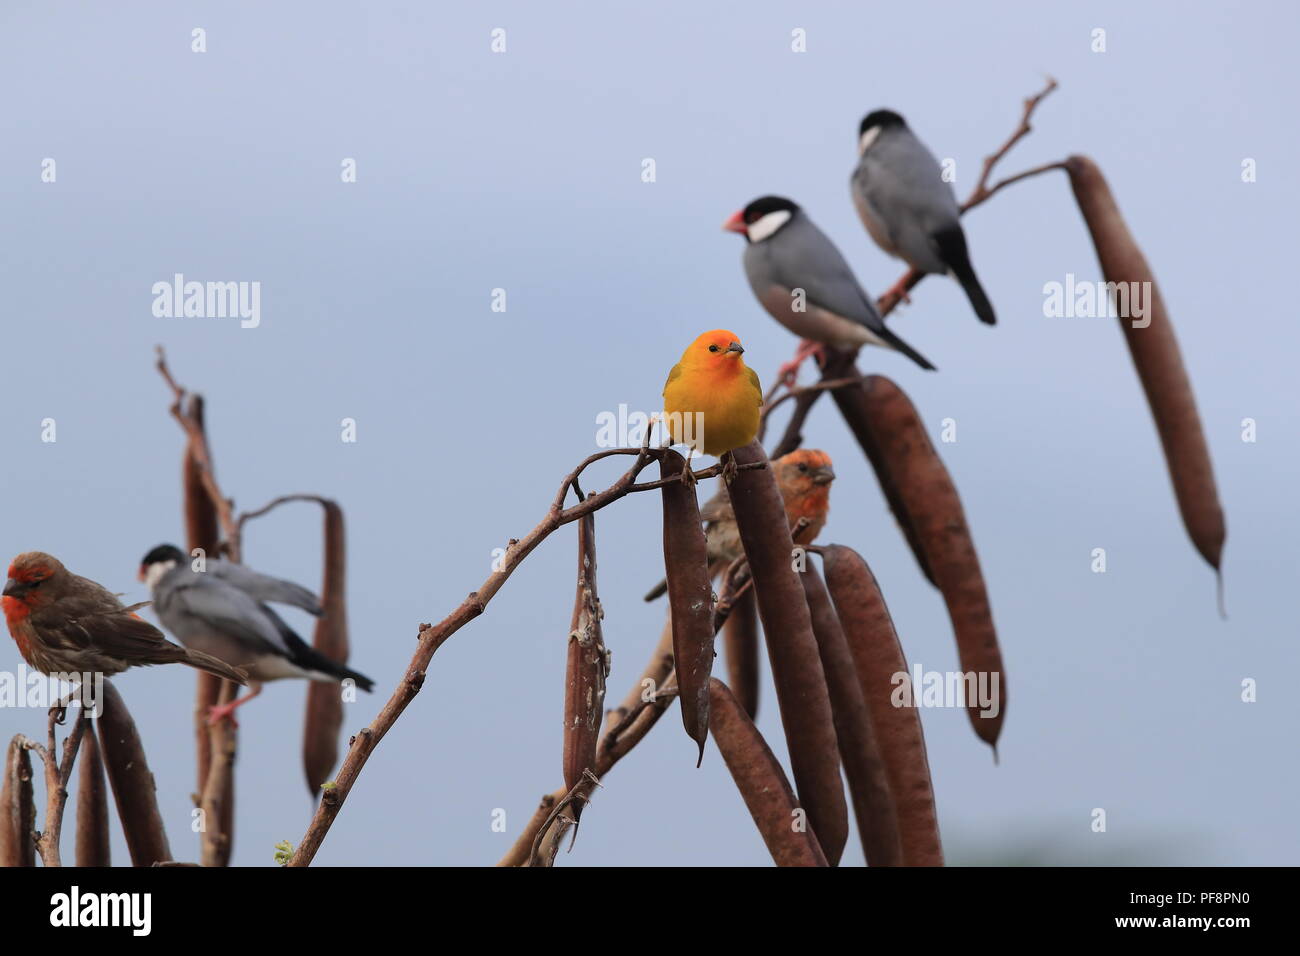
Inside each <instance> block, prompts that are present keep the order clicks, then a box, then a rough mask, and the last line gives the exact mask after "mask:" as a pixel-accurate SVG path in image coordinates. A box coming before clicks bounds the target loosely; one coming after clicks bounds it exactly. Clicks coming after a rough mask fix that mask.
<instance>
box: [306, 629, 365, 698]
mask: <svg viewBox="0 0 1300 956" xmlns="http://www.w3.org/2000/svg"><path fill="white" fill-rule="evenodd" d="M294 663H295V664H297V665H298V666H299V667H301V668H303V669H305V670H310V671H315V672H316V673H318V674H325V675H327V676H329V677H331V678H333V679H334V680H336V681H339V682H340V683H341V682H343V681H345V680H349V679H351V680H353V681H355V682H356V685H357V686H358V687H360V688H361V689H362V690H364V691H366V692H367V693H369V692H370V691H372V690H374V689H375V682H374V681H372V680H371V679H370V678H369V677H367V676H366V675H365V674H362V673H360V672H358V671H354V670H353V669H352V668H350V667H348V666H347V665H346V664H340V663H339V662H338V661H336V660H334V659H333V658H331V657H326V656H325V655H324V654H322V653H321V652H320V651H318V650H316V648H314V647H312V646H311V645H310V644H308V643H306V642H305V641H304V642H303V644H302V647H300V648H298V652H297V653H296V654H295V655H294Z"/></svg>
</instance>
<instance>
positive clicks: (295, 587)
mask: <svg viewBox="0 0 1300 956" xmlns="http://www.w3.org/2000/svg"><path fill="white" fill-rule="evenodd" d="M139 576H140V580H141V581H144V582H145V584H146V585H148V587H149V590H150V592H151V593H152V594H153V609H154V613H156V614H157V615H158V620H160V621H161V622H162V624H163V627H165V628H167V630H169V631H171V632H172V634H173V635H174V636H175V638H176V640H178V641H180V642H181V643H182V644H184V645H185V646H186V647H188V648H190V649H191V650H197V651H201V652H203V653H204V654H210V655H211V656H213V657H215V658H217V659H218V660H222V661H225V662H226V663H227V664H231V665H233V666H235V667H239V668H242V669H243V670H244V671H246V672H247V674H248V685H249V693H248V694H247V695H245V696H244V697H240V698H238V699H236V700H234V701H231V702H230V703H229V704H222V705H220V706H219V707H214V708H213V709H212V713H211V714H210V719H211V720H213V721H216V720H219V719H221V718H223V717H229V718H231V719H232V720H233V718H234V712H235V708H236V707H240V706H242V705H243V704H245V703H247V702H248V701H250V700H252V699H253V698H254V697H256V696H257V695H258V694H260V693H261V692H262V683H263V682H264V681H272V680H280V679H282V678H286V677H298V678H304V679H306V680H318V681H336V682H339V683H341V682H342V681H344V680H352V681H354V682H355V683H356V686H358V687H360V688H361V689H362V690H366V691H368V690H371V689H372V688H373V687H374V681H372V680H371V679H370V678H369V677H366V676H365V675H364V674H359V673H357V672H356V671H354V670H351V669H350V668H348V667H346V666H344V665H343V664H340V663H338V662H337V661H334V660H331V659H330V658H328V657H326V656H325V655H324V654H322V653H321V652H320V651H318V650H316V649H315V648H314V647H312V646H311V645H310V644H308V643H307V642H306V641H304V640H303V639H302V638H301V637H299V636H298V635H297V634H296V633H295V632H294V630H293V629H292V628H291V627H289V625H288V624H286V623H285V622H284V620H283V619H281V617H280V615H278V614H276V613H275V611H273V610H271V608H270V604H271V603H276V604H288V605H291V606H292V607H297V608H301V609H302V610H304V611H306V612H307V613H309V614H314V615H316V616H317V617H320V616H322V615H323V614H324V613H325V612H324V610H323V609H322V608H321V606H320V601H318V600H317V599H316V595H314V594H312V593H311V592H310V591H308V590H307V589H306V588H305V587H302V586H301V585H299V584H294V583H293V582H292V581H282V580H280V579H279V578H273V577H269V576H268V575H265V574H260V573H259V572H257V571H254V570H253V569H252V568H248V567H245V566H244V565H242V564H234V563H232V562H230V561H222V560H221V559H220V558H207V559H206V560H205V561H204V564H203V567H202V570H198V569H196V568H195V567H194V566H193V565H191V563H190V561H189V558H188V557H187V556H186V555H185V553H184V552H183V551H181V549H180V548H178V547H176V546H175V545H171V544H161V545H159V546H158V547H156V548H154V549H153V550H152V551H150V552H149V553H148V554H146V555H145V556H144V559H143V560H142V561H141V562H140V575H139Z"/></svg>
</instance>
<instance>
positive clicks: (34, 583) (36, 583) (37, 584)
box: [28, 578, 45, 588]
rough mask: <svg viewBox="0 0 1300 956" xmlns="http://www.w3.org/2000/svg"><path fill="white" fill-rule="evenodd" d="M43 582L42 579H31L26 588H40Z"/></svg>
mask: <svg viewBox="0 0 1300 956" xmlns="http://www.w3.org/2000/svg"><path fill="white" fill-rule="evenodd" d="M43 580H45V579H44V578H32V583H31V584H29V585H28V587H32V588H38V587H40V586H41V582H42V581H43Z"/></svg>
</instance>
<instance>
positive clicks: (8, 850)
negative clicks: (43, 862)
mask: <svg viewBox="0 0 1300 956" xmlns="http://www.w3.org/2000/svg"><path fill="white" fill-rule="evenodd" d="M35 830H36V801H35V799H34V797H33V796H32V756H31V754H30V753H28V752H27V748H26V747H24V746H23V745H22V742H21V739H20V738H19V737H15V738H14V739H13V740H11V741H10V742H9V749H8V750H7V751H6V752H5V767H4V781H3V783H2V784H0V866H35V865H36V840H35V838H34V837H33V836H32V834H33V832H34V831H35Z"/></svg>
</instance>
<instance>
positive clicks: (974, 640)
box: [834, 375, 1007, 756]
mask: <svg viewBox="0 0 1300 956" xmlns="http://www.w3.org/2000/svg"><path fill="white" fill-rule="evenodd" d="M834 395H835V402H836V404H837V405H838V406H839V409H840V412H841V413H842V414H843V416H844V420H845V422H847V423H848V425H849V428H850V429H851V430H852V431H853V433H854V435H855V436H856V437H857V438H858V442H859V444H861V445H863V447H864V448H866V445H867V443H868V442H871V443H874V445H875V446H876V447H877V449H878V450H879V454H880V460H881V462H882V463H883V466H884V468H885V469H886V470H887V471H888V472H889V474H890V475H891V477H892V479H893V481H894V483H895V486H896V487H897V488H898V489H899V493H900V494H901V495H902V499H903V504H904V507H905V508H906V510H907V513H908V514H909V515H910V516H911V518H912V522H913V525H914V527H915V528H916V532H917V536H918V537H919V539H920V542H921V547H922V549H923V550H924V551H925V553H926V556H927V560H928V562H929V565H930V568H931V570H932V571H933V572H934V580H935V582H936V583H937V584H938V586H939V591H940V593H941V594H942V595H943V600H944V603H945V604H946V605H947V606H948V616H949V618H950V619H951V620H952V627H953V633H954V635H955V637H956V640H957V655H958V658H959V660H960V661H961V669H962V671H963V672H964V673H967V674H974V675H976V678H977V679H979V678H980V677H981V675H987V676H985V677H984V679H985V680H987V681H988V685H987V686H988V687H989V688H990V689H992V688H993V687H994V681H995V677H994V675H997V676H996V689H997V707H996V714H995V715H993V716H988V717H984V716H981V713H982V708H981V707H980V704H979V702H978V701H969V702H968V705H967V708H966V714H967V716H968V717H969V718H970V722H971V726H972V727H974V728H975V733H976V734H977V735H978V736H979V738H980V739H981V740H983V741H984V742H985V743H987V744H988V745H989V746H990V747H992V748H993V752H994V755H995V756H996V754H997V744H998V735H999V734H1000V733H1001V732H1002V721H1003V718H1004V716H1005V714H1006V706H1007V681H1006V674H1005V673H1003V671H1002V651H1001V650H1000V649H999V648H998V635H997V631H996V630H995V629H994V627H993V611H992V608H991V607H990V606H989V598H988V592H987V590H986V589H985V587H984V575H983V573H981V571H980V562H979V556H978V555H977V554H976V553H975V543H974V541H973V540H972V539H971V534H970V528H969V526H967V524H966V514H965V512H964V511H963V510H962V506H961V498H960V497H959V496H958V495H957V488H956V486H954V485H953V483H952V477H951V476H950V475H949V474H948V469H947V468H945V467H944V464H943V460H942V459H941V458H940V457H939V455H938V453H937V452H936V451H935V450H934V445H932V444H931V443H930V438H929V436H928V435H927V434H926V431H925V426H924V425H923V424H922V423H921V417H920V416H919V415H918V414H917V412H916V407H915V406H914V405H913V404H912V402H911V400H910V399H909V398H908V397H907V395H906V394H905V393H904V392H903V390H902V389H900V388H899V387H898V386H897V385H895V384H894V383H893V382H892V381H890V380H889V379H887V378H885V377H884V376H883V375H871V376H869V377H868V378H867V379H866V381H865V382H863V385H862V387H861V388H845V389H839V390H838V391H836V392H835V393H834Z"/></svg>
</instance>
